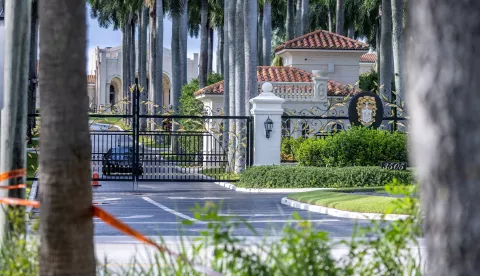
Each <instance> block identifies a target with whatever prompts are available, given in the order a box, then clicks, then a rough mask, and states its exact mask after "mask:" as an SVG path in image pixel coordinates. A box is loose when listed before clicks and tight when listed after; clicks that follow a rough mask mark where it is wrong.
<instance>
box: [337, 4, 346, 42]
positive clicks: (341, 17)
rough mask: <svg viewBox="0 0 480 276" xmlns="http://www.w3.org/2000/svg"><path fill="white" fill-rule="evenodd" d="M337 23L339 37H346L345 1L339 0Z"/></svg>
mask: <svg viewBox="0 0 480 276" xmlns="http://www.w3.org/2000/svg"><path fill="white" fill-rule="evenodd" d="M336 16H337V23H336V33H337V34H339V35H345V25H344V22H345V0H337V14H336Z"/></svg>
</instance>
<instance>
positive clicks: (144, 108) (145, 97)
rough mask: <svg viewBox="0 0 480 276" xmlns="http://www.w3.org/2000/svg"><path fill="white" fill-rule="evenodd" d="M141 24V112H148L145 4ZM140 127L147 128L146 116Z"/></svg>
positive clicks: (139, 54)
mask: <svg viewBox="0 0 480 276" xmlns="http://www.w3.org/2000/svg"><path fill="white" fill-rule="evenodd" d="M139 17H140V24H139V30H138V83H139V85H140V87H141V89H142V90H143V91H141V93H140V95H139V96H140V110H139V111H140V114H141V115H146V114H147V107H148V106H147V102H148V90H147V89H148V88H147V33H148V32H147V25H148V8H147V7H146V6H143V7H142V8H141V9H140V11H139ZM140 129H141V130H143V131H145V130H146V129H147V120H146V118H142V119H140Z"/></svg>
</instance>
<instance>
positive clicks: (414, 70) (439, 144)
mask: <svg viewBox="0 0 480 276" xmlns="http://www.w3.org/2000/svg"><path fill="white" fill-rule="evenodd" d="M409 4H410V9H409V10H408V11H409V12H408V13H409V18H408V23H409V37H410V35H411V37H412V39H408V41H409V44H410V45H409V47H408V55H406V57H407V62H408V64H409V65H408V69H407V70H405V72H408V77H407V82H408V88H407V91H409V92H408V95H409V103H410V106H411V107H412V108H411V109H410V110H411V111H412V112H413V114H411V115H412V116H411V117H412V120H411V121H410V122H409V123H412V128H411V130H412V136H411V140H410V142H411V144H412V145H413V147H412V150H411V151H409V153H410V154H411V157H413V161H414V162H415V166H416V167H418V170H417V171H418V173H417V175H418V177H419V182H420V183H422V184H421V185H420V188H421V194H422V201H421V203H422V213H424V214H425V229H426V233H425V237H426V238H425V240H426V247H427V248H426V255H427V256H428V258H427V262H426V264H425V267H427V268H428V269H427V274H428V275H475V274H477V273H478V271H479V270H480V262H479V261H478V256H480V248H479V247H478V241H479V240H480V231H478V229H479V224H478V222H479V221H480V213H479V212H478V195H479V194H480V182H479V178H478V174H477V169H476V167H477V165H476V164H477V162H478V161H477V158H478V157H477V156H479V155H480V147H479V146H478V137H479V135H480V124H479V123H478V122H477V121H478V119H477V117H476V116H473V117H472V114H475V113H476V112H477V110H478V106H480V94H479V93H478V92H477V90H478V87H479V86H480V78H478V76H479V74H480V68H479V67H478V64H479V62H480V56H479V55H478V46H477V45H479V44H480V35H479V33H478V30H479V29H480V21H479V20H478V18H479V17H480V2H479V1H447V0H423V1H409ZM382 7H383V5H382ZM382 17H383V16H382ZM383 31H384V30H383V29H382V32H383ZM432 46H433V47H432ZM453 91H455V95H454V96H453V95H452V92H453ZM409 136H410V135H409Z"/></svg>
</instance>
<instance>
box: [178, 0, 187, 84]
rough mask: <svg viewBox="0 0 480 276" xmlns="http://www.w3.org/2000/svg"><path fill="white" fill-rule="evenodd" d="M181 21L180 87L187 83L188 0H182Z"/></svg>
mask: <svg viewBox="0 0 480 276" xmlns="http://www.w3.org/2000/svg"><path fill="white" fill-rule="evenodd" d="M184 4H185V6H184V7H183V11H182V17H181V19H180V20H181V23H180V68H181V72H182V74H181V81H180V84H181V87H183V86H184V85H185V84H187V82H188V80H187V38H188V1H185V2H184Z"/></svg>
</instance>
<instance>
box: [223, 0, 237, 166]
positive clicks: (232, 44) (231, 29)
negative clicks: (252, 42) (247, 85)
mask: <svg viewBox="0 0 480 276" xmlns="http://www.w3.org/2000/svg"><path fill="white" fill-rule="evenodd" d="M236 1H237V0H228V1H225V2H228V15H227V19H228V31H227V32H228V34H227V35H228V66H229V68H228V85H229V86H228V97H229V100H230V101H229V105H228V106H229V109H230V110H229V115H230V116H234V115H235V90H236V89H235V88H236V81H235V65H236V62H237V61H236V58H235V56H236V40H235V38H236V36H235V34H237V33H238V32H237V30H236V28H235V26H236V23H237V22H236ZM235 125H236V122H235V123H232V122H230V125H229V139H228V141H229V143H230V144H228V148H229V151H228V162H229V164H230V166H229V168H228V169H232V170H234V164H235V155H234V153H235V151H234V149H235V148H236V146H235V144H236V140H235Z"/></svg>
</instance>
